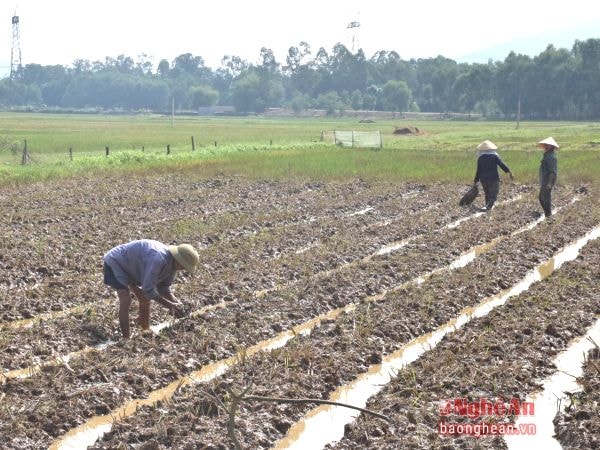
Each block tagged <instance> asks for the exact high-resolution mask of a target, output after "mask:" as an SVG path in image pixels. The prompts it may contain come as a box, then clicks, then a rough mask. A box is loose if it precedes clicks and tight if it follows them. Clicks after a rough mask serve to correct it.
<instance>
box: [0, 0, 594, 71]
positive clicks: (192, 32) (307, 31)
mask: <svg viewBox="0 0 600 450" xmlns="http://www.w3.org/2000/svg"><path fill="white" fill-rule="evenodd" d="M15 11H16V13H17V15H18V16H19V19H20V20H19V21H20V43H21V51H22V61H23V64H28V63H39V64H44V65H46V64H62V65H70V64H71V63H72V62H73V60H75V59H76V58H83V59H89V60H92V61H94V60H102V61H103V60H104V57H105V56H111V57H116V56H118V55H120V54H125V55H126V56H131V57H132V58H134V59H136V57H137V56H138V55H140V54H141V53H146V54H147V55H149V56H151V57H152V59H153V61H154V63H155V64H157V63H158V62H159V61H160V60H161V59H163V58H164V59H167V60H168V61H169V62H171V61H172V60H173V58H174V57H176V56H178V55H180V54H182V53H192V54H193V55H194V56H201V57H202V58H204V61H205V64H206V65H207V66H209V67H212V68H217V67H218V66H219V65H220V61H221V58H222V57H223V56H224V55H236V56H240V57H242V58H243V59H246V60H248V61H249V62H253V63H254V62H257V61H258V59H259V55H260V49H261V47H267V48H269V49H271V50H273V52H274V53H275V56H276V58H277V60H278V61H279V62H280V63H285V56H286V54H287V49H288V48H289V47H290V46H296V45H298V43H299V42H300V41H306V42H307V43H308V44H309V45H310V47H311V50H312V51H313V54H314V53H316V52H317V50H318V49H319V48H320V47H324V48H325V50H327V51H328V52H330V51H331V49H332V48H333V46H334V45H335V44H336V43H338V42H341V43H342V44H344V45H346V46H347V47H348V48H349V49H350V50H352V45H353V39H352V38H353V37H354V46H355V49H357V48H358V47H359V46H360V47H361V48H363V50H364V51H365V54H366V56H367V57H370V56H372V54H373V53H374V52H376V51H377V50H394V51H396V52H398V54H399V55H400V56H401V57H402V58H403V59H409V58H413V57H415V58H427V57H435V56H437V55H443V56H446V57H449V58H453V59H459V58H460V56H462V55H466V54H470V53H473V52H477V51H479V50H481V49H486V48H489V47H492V46H495V45H499V44H502V43H504V42H509V41H514V40H516V39H522V38H531V39H533V38H535V37H536V36H539V35H541V34H546V35H547V34H548V33H549V32H551V31H556V32H558V31H560V30H561V29H564V28H569V27H573V26H581V27H582V29H583V27H587V30H590V25H591V24H593V23H596V24H598V27H597V29H598V30H600V2H599V1H598V0H569V1H566V0H545V1H538V0H502V1H495V2H491V1H486V0H454V1H449V0H415V1H412V2H405V1H401V0H364V1H357V0H303V1H294V2H292V1H286V0H255V1H248V0H246V1H244V0H216V1H202V0H196V1H194V0H187V1H184V0H163V1H154V0H143V1H142V0H120V1H117V0H96V1H93V0H1V2H0V66H4V67H6V66H7V65H10V50H11V43H12V24H11V18H12V16H13V13H14V12H15ZM353 21H356V22H358V23H360V27H358V28H353V29H348V28H347V25H348V24H349V23H350V22H353ZM588 33H589V31H588ZM589 37H600V32H598V36H587V35H585V36H580V37H578V38H579V39H587V38H589ZM542 50H543V48H541V49H539V51H542ZM0 70H1V69H0Z"/></svg>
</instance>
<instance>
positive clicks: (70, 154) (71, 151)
mask: <svg viewBox="0 0 600 450" xmlns="http://www.w3.org/2000/svg"><path fill="white" fill-rule="evenodd" d="M69 159H70V160H71V161H73V149H72V148H71V147H69Z"/></svg>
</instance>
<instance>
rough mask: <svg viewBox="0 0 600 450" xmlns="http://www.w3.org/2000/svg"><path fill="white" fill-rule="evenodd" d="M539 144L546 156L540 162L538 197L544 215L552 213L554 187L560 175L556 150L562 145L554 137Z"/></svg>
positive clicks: (547, 215) (548, 215)
mask: <svg viewBox="0 0 600 450" xmlns="http://www.w3.org/2000/svg"><path fill="white" fill-rule="evenodd" d="M537 146H538V147H540V148H541V149H542V150H544V156H543V157H542V160H541V162H540V193H539V196H538V199H539V201H540V205H542V209H543V210H544V215H545V216H546V217H550V216H551V215H552V189H553V188H554V185H555V184H556V178H557V176H558V162H557V160H556V154H555V153H554V151H555V150H556V149H559V148H560V146H559V145H558V144H557V143H556V141H555V140H554V139H553V138H552V137H547V138H546V139H543V140H541V141H540V142H538V143H537Z"/></svg>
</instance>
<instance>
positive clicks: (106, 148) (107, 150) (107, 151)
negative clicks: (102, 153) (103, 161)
mask: <svg viewBox="0 0 600 450" xmlns="http://www.w3.org/2000/svg"><path fill="white" fill-rule="evenodd" d="M105 150H106V156H108V154H109V153H110V150H109V148H108V145H107V146H106V147H105Z"/></svg>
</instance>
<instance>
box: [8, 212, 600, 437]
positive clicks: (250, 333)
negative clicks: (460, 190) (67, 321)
mask: <svg viewBox="0 0 600 450" xmlns="http://www.w3.org/2000/svg"><path fill="white" fill-rule="evenodd" d="M590 201H591V200H590ZM587 209H589V208H587ZM579 211H580V209H579V208H573V209H568V208H566V209H565V215H564V217H563V216H557V219H555V221H554V222H553V223H550V224H547V225H548V227H549V228H548V229H545V230H536V229H534V230H532V231H531V233H528V234H527V236H530V235H534V236H536V237H537V239H538V240H539V241H541V242H542V243H543V244H545V245H542V244H540V243H538V245H539V246H540V247H539V248H538V247H535V246H534V245H533V243H531V244H530V242H526V243H524V244H525V245H527V244H530V245H528V250H529V252H528V253H527V254H523V253H522V252H521V250H522V248H523V247H522V245H523V244H521V245H519V246H518V247H517V250H519V252H518V256H519V258H518V259H519V261H521V263H522V264H526V265H530V264H532V261H536V260H539V259H541V258H543V257H544V256H546V255H547V254H548V253H551V252H552V245H550V242H553V241H552V240H550V237H549V236H548V235H547V233H548V230H549V229H550V230H559V229H560V230H563V229H565V230H568V232H567V233H561V236H560V239H558V240H555V241H554V243H558V244H559V243H560V242H561V241H562V240H568V239H569V238H570V237H573V235H576V233H578V232H580V231H581V229H582V228H583V227H585V226H586V225H589V223H588V222H590V221H592V220H593V216H590V215H589V213H587V214H586V215H583V214H581V213H579ZM596 215H597V213H596ZM507 218H508V225H507V228H506V229H502V228H501V224H506V223H507V221H506V220H500V219H507ZM510 219H514V220H512V221H511V220H510ZM596 219H598V217H596ZM482 220H484V221H487V222H481V223H479V222H473V224H474V225H473V228H468V229H463V230H461V228H462V227H461V228H459V229H456V230H448V234H447V235H444V236H442V235H439V236H438V238H439V239H440V240H439V243H434V244H435V245H434V246H433V249H435V251H438V249H444V246H443V245H442V242H445V243H446V246H445V249H444V251H440V254H438V255H437V256H430V257H428V258H423V261H418V260H416V259H415V256H416V254H417V253H418V252H417V253H415V250H417V249H418V248H419V247H420V246H423V243H417V245H416V247H415V248H412V249H411V251H409V252H406V253H404V254H403V255H402V257H398V255H394V254H391V255H386V256H385V257H382V259H381V260H380V261H373V262H370V263H369V264H373V265H368V264H366V265H365V266H364V267H363V266H359V267H357V268H353V271H352V273H349V274H347V275H344V276H343V277H342V276H340V275H339V274H336V276H335V277H333V279H332V280H331V282H330V283H331V284H330V286H346V289H347V292H341V294H342V295H340V293H338V295H337V298H336V295H335V294H336V290H335V289H334V290H333V291H330V292H328V291H327V289H329V287H328V286H325V289H326V290H325V292H327V293H328V297H325V298H323V299H321V298H320V296H319V295H318V292H319V288H320V287H321V286H310V289H304V290H303V291H296V292H295V293H292V294H297V295H292V294H290V293H288V295H287V296H281V295H279V296H271V297H270V298H268V299H267V301H265V302H263V301H261V302H258V303H257V302H241V303H240V304H239V305H236V306H235V307H234V308H231V309H230V308H228V309H227V310H225V311H218V312H215V313H214V314H209V315H207V316H206V317H205V320H206V321H205V322H202V321H199V322H195V323H182V324H180V325H178V326H176V327H173V329H171V330H168V332H166V333H164V335H162V336H161V337H158V338H151V337H149V339H148V341H137V342H128V343H124V344H122V345H120V346H119V347H118V348H113V349H110V350H109V351H107V352H103V353H102V354H95V355H88V356H86V357H83V358H82V359H81V360H78V361H74V362H73V363H72V364H71V366H70V367H71V369H72V370H73V373H74V374H80V373H82V370H83V369H84V368H85V367H88V368H89V366H90V364H89V363H88V364H86V360H87V358H90V359H89V360H90V361H91V360H94V361H95V363H94V364H95V365H96V366H98V364H99V365H100V366H101V367H104V364H106V367H113V366H114V365H115V363H119V364H120V366H119V367H121V368H122V369H114V370H112V371H111V372H110V374H107V376H108V377H111V378H110V380H111V386H110V387H111V388H112V389H111V390H109V389H108V387H104V386H102V383H100V385H98V386H96V384H98V383H97V380H99V379H101V378H98V377H101V376H100V375H99V374H97V373H90V372H89V370H88V371H87V373H86V375H85V377H84V378H87V381H85V383H79V382H80V381H81V380H80V379H79V378H77V379H74V377H73V374H72V373H71V372H70V371H69V370H65V369H64V368H62V367H59V368H56V369H54V372H53V376H52V377H51V380H50V382H51V383H54V382H56V383H57V384H56V386H55V387H54V388H51V387H49V386H48V387H47V388H45V389H44V391H46V390H48V391H52V390H54V391H57V390H59V389H61V388H58V385H60V381H56V380H57V379H60V380H61V381H62V382H63V383H65V385H69V386H72V389H73V390H74V391H78V390H83V392H87V390H89V386H90V385H91V386H94V398H95V399H96V400H98V401H101V402H103V404H104V405H105V406H106V407H108V406H109V405H111V404H115V402H116V399H117V398H121V399H123V398H124V397H127V396H128V395H131V391H127V389H131V387H132V386H134V387H136V388H139V389H137V390H136V392H135V394H138V395H143V394H142V393H143V392H144V391H145V390H147V389H150V388H151V386H153V385H156V384H158V385H164V383H165V380H166V379H169V378H172V377H173V375H174V373H177V372H178V373H185V372H187V371H189V370H190V368H193V367H198V366H201V365H203V364H206V363H208V362H209V361H211V360H212V361H214V360H217V359H219V358H222V357H225V356H231V355H233V354H235V353H237V352H238V351H239V350H240V349H243V348H244V347H245V346H247V345H249V344H250V343H251V342H257V341H258V340H260V339H261V338H262V339H264V338H265V337H267V336H269V335H271V334H272V332H273V330H274V329H275V328H274V327H275V326H278V327H289V326H291V325H294V324H297V323H299V321H300V320H301V318H302V317H306V316H307V314H306V313H307V312H309V311H310V313H311V314H312V315H314V314H315V313H316V312H319V310H320V308H322V306H327V307H331V305H330V300H333V302H334V303H336V302H340V303H343V302H348V301H349V300H351V299H354V300H359V299H360V295H361V294H360V293H364V292H365V290H366V289H365V288H364V285H362V284H361V283H360V275H359V276H357V270H358V271H359V272H358V273H361V272H360V271H361V270H363V271H364V272H362V273H364V274H369V273H373V272H375V273H377V269H381V268H383V264H387V265H388V268H389V269H392V270H391V272H392V273H401V271H397V272H396V271H395V270H394V269H395V268H397V267H402V268H403V269H404V270H405V272H406V273H409V274H410V273H413V274H415V270H414V269H417V271H418V270H421V269H422V270H424V269H426V268H427V267H430V266H431V265H432V264H433V263H434V262H435V263H438V264H439V262H440V260H441V259H444V258H446V259H447V258H448V257H449V256H450V257H451V255H452V253H455V252H456V250H457V249H456V247H452V248H448V242H449V239H450V240H453V241H454V245H455V246H457V247H461V246H465V244H466V243H468V242H472V240H473V235H474V230H475V229H481V231H482V233H481V234H476V237H475V239H477V238H481V237H484V236H486V232H485V230H487V235H489V236H490V239H491V237H494V236H495V235H494V234H493V233H492V232H491V230H494V232H495V233H498V231H499V229H500V230H501V231H500V232H506V231H507V229H511V227H512V226H513V222H518V220H516V218H512V217H510V215H509V214H508V212H507V214H506V215H503V217H502V218H500V217H499V216H497V217H496V219H494V216H493V215H492V216H487V217H484V218H483V219H482ZM482 223H483V224H485V225H488V226H484V227H481V225H482ZM492 224H493V226H492ZM561 226H564V228H562V227H561ZM495 227H498V228H495ZM538 235H539V236H538ZM534 242H535V241H534ZM501 249H502V248H501V247H499V250H498V251H495V250H494V251H492V255H493V256H494V258H499V257H500V256H499V255H502V252H501ZM536 249H537V250H536ZM429 250H431V248H429ZM441 255H447V256H441ZM511 256H512V257H513V259H514V258H515V257H516V256H515V255H514V254H513V255H511V254H509V255H508V256H507V257H509V260H508V261H509V262H510V261H511V259H510V257H511ZM492 261H496V260H495V259H492ZM487 264H489V262H488V263H487ZM469 267H474V268H478V269H479V270H480V271H481V275H479V279H480V280H481V279H482V277H483V273H484V272H485V269H486V267H485V266H482V265H478V264H477V263H475V264H473V265H472V266H469ZM411 269H413V271H412V272H411ZM516 272H517V273H518V270H516ZM460 273H461V272H460V271H457V275H458V282H457V287H456V289H457V290H458V291H457V292H460V293H462V292H465V280H464V278H461V277H460ZM415 275H416V274H415ZM453 276H454V275H453ZM515 276H516V275H515ZM357 278H358V279H359V280H358V282H357ZM443 278H444V277H441V276H440V277H439V278H438V277H434V279H432V280H431V281H430V282H429V283H427V285H429V284H430V283H433V284H435V283H436V282H439V283H440V284H439V285H437V286H436V290H437V289H440V288H441V289H442V291H441V292H444V291H445V290H446V289H444V288H443V286H445V285H446V280H445V279H443ZM397 279H398V281H401V280H402V279H405V277H402V276H400V277H398V278H397ZM476 280H477V277H476V278H475V281H476ZM490 282H491V283H492V286H491V288H490V291H491V292H481V291H480V290H479V289H475V290H474V291H473V292H472V293H471V295H470V296H469V297H468V299H467V301H471V302H472V301H477V300H479V299H481V297H482V296H485V295H489V294H491V293H493V292H494V291H495V290H499V289H501V288H502V286H501V283H502V282H504V280H503V279H498V278H496V279H494V278H492V279H491V280H490ZM494 282H496V283H498V284H497V285H493V283H494ZM328 284H329V283H328ZM475 286H477V283H475ZM413 289H415V291H414V292H415V294H414V295H415V297H413V298H414V300H413V301H412V302H411V303H409V304H403V305H398V304H393V302H385V303H384V304H392V307H391V310H390V311H386V312H387V313H388V314H386V313H385V312H384V313H377V314H376V315H375V317H389V316H390V315H391V314H393V313H394V311H395V314H396V316H398V315H400V316H401V317H400V319H402V318H403V320H404V321H405V320H406V315H407V312H408V311H410V310H411V308H412V307H413V306H411V305H414V307H415V308H416V310H415V312H416V314H415V313H412V314H411V315H410V317H411V321H409V323H408V324H407V323H404V322H403V323H404V326H398V324H397V323H396V326H392V325H391V324H393V323H394V321H393V320H389V321H386V322H385V323H386V324H387V323H388V322H389V323H390V327H391V328H390V329H387V328H384V329H383V330H381V334H382V336H379V335H376V339H375V342H376V348H377V349H379V350H378V351H379V352H381V349H382V346H381V344H380V342H378V340H379V339H384V338H385V340H386V341H388V342H389V343H388V346H389V348H390V349H393V348H394V347H395V346H397V345H398V342H402V337H404V341H406V339H409V338H412V337H414V336H416V335H419V334H421V333H423V332H424V331H425V330H426V329H427V328H428V327H429V328H430V327H433V326H435V324H438V325H439V323H441V322H443V321H444V320H445V319H447V318H448V317H451V316H452V315H453V314H455V313H456V311H457V310H458V309H460V308H461V307H462V306H465V304H464V303H462V301H464V300H462V299H461V298H460V296H457V292H454V294H453V295H452V296H451V297H449V298H448V299H447V302H448V305H447V308H448V310H447V311H444V312H438V314H436V309H435V308H434V307H433V305H432V302H431V301H429V302H427V304H426V307H423V306H422V303H423V292H422V291H419V290H418V288H416V287H415V288H413ZM315 291H316V292H315ZM303 293H304V294H305V295H306V300H307V301H306V302H304V301H302V299H301V296H302V294H303ZM279 294H281V293H279ZM429 295H430V297H429V298H431V299H432V300H433V299H434V297H433V293H430V294H429ZM393 298H396V299H399V301H400V299H402V298H404V297H402V296H401V295H400V294H399V293H394V294H393ZM315 300H316V301H315ZM323 300H325V302H326V303H325V305H323V304H322V303H323ZM299 302H302V305H301V308H298V303H299ZM319 304H321V305H322V306H321V307H319V306H318V305H319ZM315 306H316V307H317V309H316V310H315ZM304 308H306V309H304ZM370 308H375V306H374V305H371V306H370ZM292 314H296V316H294V315H292ZM426 317H429V320H430V321H432V322H433V323H432V324H425V325H423V324H421V322H423V319H424V318H426ZM369 322H372V320H370V321H366V322H365V324H366V325H365V330H367V332H366V333H365V334H364V336H365V338H368V337H370V336H371V334H370V331H369V330H370V329H373V330H375V328H377V329H379V328H378V327H374V326H373V325H372V324H371V325H370V324H369ZM347 326H348V327H349V328H348V329H349V330H354V329H355V327H356V317H355V318H353V319H352V320H351V321H350V322H347ZM394 330H396V331H394ZM354 334H355V333H354V331H352V333H351V335H354ZM388 335H389V336H390V338H389V339H388V337H387V336H388ZM371 337H372V336H371ZM169 338H170V339H169ZM334 340H336V341H337V340H339V339H337V338H336V339H334ZM340 341H341V340H340ZM366 341H369V339H366ZM166 342H168V344H169V348H170V349H171V352H169V353H168V354H166V351H161V350H160V348H161V346H162V345H164V344H165V343H166ZM157 346H158V348H157ZM319 347H320V346H319ZM320 348H321V347H320ZM323 348H324V349H326V350H327V349H328V348H333V347H331V346H330V347H323ZM383 348H385V347H383ZM385 350H386V351H387V348H385ZM123 353H128V354H129V355H131V358H132V360H131V362H130V364H136V366H135V367H136V369H137V370H133V371H132V370H129V369H126V367H127V363H125V362H119V361H115V358H117V356H116V355H122V354H123ZM372 354H373V351H372V349H370V348H369V349H368V353H367V355H360V360H361V361H362V365H363V366H364V367H366V365H368V362H369V361H371V360H372V357H371V356H372ZM142 355H144V356H145V358H144V357H142ZM375 355H377V353H375ZM336 359H339V358H336ZM342 359H343V360H346V359H347V357H346V355H345V356H344V358H342ZM350 359H351V358H350ZM99 361H103V362H100V363H99ZM163 364H164V366H163ZM248 364H253V363H251V362H249V363H248ZM140 365H141V367H148V368H151V370H152V373H153V374H154V375H153V377H152V379H151V380H152V381H150V382H149V380H148V378H146V377H145V376H143V377H142V376H141V375H140V374H139V373H138V372H140V371H143V370H142V369H141V368H140ZM123 371H125V372H126V373H127V375H128V376H129V377H133V378H132V379H130V380H128V381H126V380H123V379H122V378H121V376H120V375H119V376H118V378H119V379H118V380H117V379H113V378H112V377H115V375H116V374H119V373H122V372H123ZM356 372H357V371H356V368H354V370H351V371H348V374H349V375H355V374H356ZM257 373H258V372H257ZM154 380H157V381H156V384H155V381H154ZM32 382H33V383H36V382H40V383H48V382H49V380H48V379H47V378H43V377H42V378H40V379H37V378H36V379H35V380H34V381H32ZM123 383H125V385H124V386H123V388H119V387H118V386H121V385H122V384H123ZM82 384H83V386H82ZM9 385H11V386H12V385H15V386H19V384H18V382H16V383H15V384H13V383H9ZM7 386H8V385H7ZM115 386H116V387H117V390H118V391H119V394H122V392H123V391H127V392H126V393H125V394H124V395H119V394H117V395H115V393H114V388H115ZM331 386H332V387H333V386H335V383H333V384H332V385H331ZM62 389H63V390H64V385H63V386H62ZM19 399H20V401H23V394H21V395H19ZM88 401H89V398H88ZM84 403H85V402H84ZM88 407H89V404H88ZM49 408H50V409H48V411H50V410H51V411H53V414H58V411H61V410H62V409H63V408H64V406H57V405H56V404H53V406H52V407H49ZM44 410H46V408H44ZM76 415H77V414H76V413H75V412H74V410H73V408H71V409H69V414H68V415H67V417H71V418H72V419H69V420H71V421H79V420H80V418H79V417H75V416H76ZM82 415H85V414H82ZM40 420H48V419H47V416H42V418H41V419H40ZM49 422H50V421H49ZM71 426H72V422H65V421H63V422H62V423H61V424H60V428H59V429H58V430H55V432H59V433H60V429H61V428H62V429H67V428H70V427H71Z"/></svg>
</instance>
